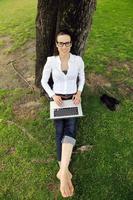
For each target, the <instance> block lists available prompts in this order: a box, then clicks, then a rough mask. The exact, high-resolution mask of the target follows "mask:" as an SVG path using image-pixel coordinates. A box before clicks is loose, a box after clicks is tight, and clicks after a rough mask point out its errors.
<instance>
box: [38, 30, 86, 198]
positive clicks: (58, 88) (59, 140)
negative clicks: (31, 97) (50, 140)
mask: <svg viewBox="0 0 133 200" xmlns="http://www.w3.org/2000/svg"><path fill="white" fill-rule="evenodd" d="M56 47H57V49H58V53H59V55H57V56H51V57H48V58H47V62H46V64H45V66H44V70H43V74H42V79H41V84H42V86H43V88H44V89H45V91H46V92H47V93H48V95H49V97H50V98H53V100H54V101H55V102H56V103H57V104H58V105H59V106H61V105H62V103H63V100H65V99H72V100H73V102H74V104H79V103H80V102H81V93H82V90H83V87H84V83H85V75H84V62H83V60H82V58H81V57H80V56H76V55H74V54H72V53H70V50H71V47H72V37H71V34H70V33H69V32H68V31H67V30H63V31H60V32H59V33H57V36H56ZM51 72H52V78H53V82H54V84H53V89H51V88H50V86H49V85H48V80H49V77H50V73H51ZM77 77H79V82H78V85H77ZM54 124H55V128H56V145H57V158H58V163H59V166H60V169H59V171H58V173H57V178H58V179H60V191H61V194H62V196H63V197H69V196H72V195H73V192H74V187H73V184H72V180H71V179H72V174H71V173H70V171H69V168H68V167H69V163H70V159H71V155H72V151H73V146H74V145H75V142H76V139H75V137H76V118H74V117H73V118H66V119H56V120H54Z"/></svg>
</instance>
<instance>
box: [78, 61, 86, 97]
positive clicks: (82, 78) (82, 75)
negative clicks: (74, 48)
mask: <svg viewBox="0 0 133 200" xmlns="http://www.w3.org/2000/svg"><path fill="white" fill-rule="evenodd" d="M79 63H80V66H79V74H78V76H79V82H78V91H77V93H78V94H79V95H81V93H82V90H83V87H84V84H85V72H84V68H85V67H84V61H83V59H82V58H81V57H79Z"/></svg>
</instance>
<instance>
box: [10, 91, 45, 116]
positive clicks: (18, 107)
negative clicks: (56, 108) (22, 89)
mask: <svg viewBox="0 0 133 200" xmlns="http://www.w3.org/2000/svg"><path fill="white" fill-rule="evenodd" d="M42 106H43V105H42V103H41V102H40V96H39V93H36V95H32V94H25V95H23V96H22V97H21V98H20V99H19V100H17V101H16V102H15V103H14V105H13V113H14V114H15V116H16V119H17V120H21V119H22V120H23V119H35V118H36V116H37V113H38V112H39V111H40V110H41V109H42Z"/></svg>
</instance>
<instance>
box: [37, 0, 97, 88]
mask: <svg viewBox="0 0 133 200" xmlns="http://www.w3.org/2000/svg"><path fill="white" fill-rule="evenodd" d="M95 9H96V0H38V10H37V17H36V70H35V84H36V86H37V87H39V88H41V89H42V87H41V83H40V81H41V77H42V71H43V67H44V64H45V62H46V58H47V56H51V55H53V53H54V51H55V35H56V33H57V32H58V30H60V29H62V28H65V29H68V30H70V31H71V32H72V33H73V46H72V49H71V52H72V53H74V54H77V55H82V54H83V52H84V49H85V43H86V39H87V37H88V34H89V32H90V29H91V24H92V15H93V12H94V10H95ZM51 81H52V79H50V82H51Z"/></svg>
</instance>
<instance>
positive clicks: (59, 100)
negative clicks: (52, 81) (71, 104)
mask: <svg viewBox="0 0 133 200" xmlns="http://www.w3.org/2000/svg"><path fill="white" fill-rule="evenodd" d="M52 98H53V99H54V101H55V103H56V104H57V105H58V106H61V105H62V103H63V101H62V98H61V97H60V96H58V95H54V96H52Z"/></svg>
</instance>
